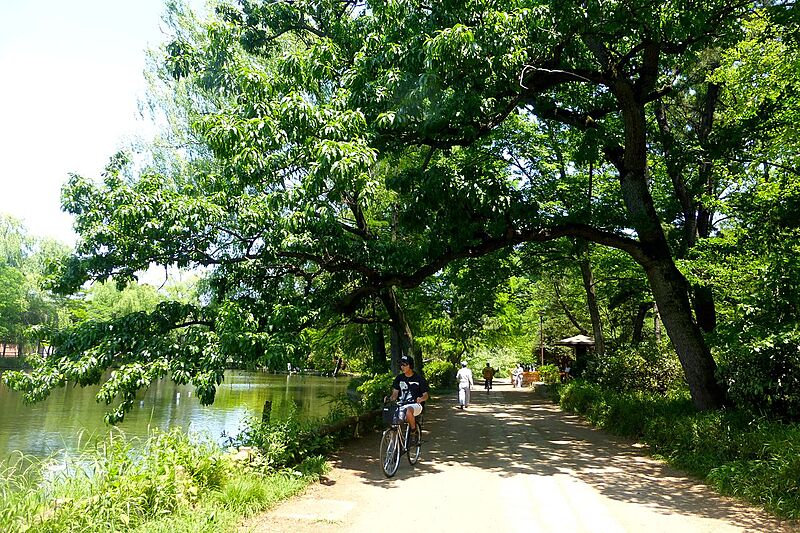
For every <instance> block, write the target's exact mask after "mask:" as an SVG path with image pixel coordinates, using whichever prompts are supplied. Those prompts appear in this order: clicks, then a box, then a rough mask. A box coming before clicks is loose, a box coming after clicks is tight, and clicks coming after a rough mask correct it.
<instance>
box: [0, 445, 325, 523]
mask: <svg viewBox="0 0 800 533" xmlns="http://www.w3.org/2000/svg"><path fill="white" fill-rule="evenodd" d="M22 465H27V466H24V467H23V466H22ZM326 468H327V465H326V463H325V460H324V458H323V457H321V456H313V457H312V456H308V457H304V458H302V460H301V461H300V462H299V463H298V464H296V465H295V466H293V467H283V466H279V465H270V466H267V465H265V463H264V461H258V460H253V458H252V457H250V456H245V458H244V460H241V458H237V457H236V456H235V455H233V454H230V453H226V452H225V451H224V450H222V449H221V448H220V447H219V445H218V444H216V443H214V442H212V441H210V440H209V441H198V440H197V439H190V438H189V437H188V436H187V435H186V434H185V433H183V432H182V431H180V430H173V431H170V432H154V433H152V434H151V435H150V436H149V438H147V439H146V441H145V442H143V443H139V442H135V439H130V440H129V439H126V438H124V437H122V436H120V435H119V434H117V435H114V434H112V435H111V436H109V437H108V438H106V439H105V440H102V441H100V442H99V443H97V444H95V445H93V446H92V447H91V448H87V449H85V450H84V451H83V452H82V453H81V454H80V455H79V456H76V457H68V458H66V459H63V458H61V459H59V461H53V460H35V459H30V458H23V457H19V460H17V461H14V464H5V465H4V466H2V471H0V531H11V532H16V531H20V532H22V531H25V532H28V531H30V532H61V531H64V532H67V531H69V532H73V531H104V532H108V531H131V530H134V531H148V532H152V531H164V532H167V531H169V532H170V533H175V532H182V531H185V532H190V531H191V532H198V531H209V532H210V531H214V532H217V531H229V530H233V529H235V526H236V524H237V523H238V522H239V521H240V520H241V519H242V518H244V517H247V516H250V515H252V514H254V513H257V512H260V511H263V510H265V509H268V508H269V507H270V506H272V505H273V504H274V503H276V502H278V501H280V500H282V499H284V498H286V497H288V496H290V495H292V494H294V493H296V492H298V491H300V490H301V489H302V488H304V487H305V486H306V485H307V484H308V483H310V482H311V481H313V480H315V479H317V478H318V477H319V476H320V475H321V474H322V473H324V470H325V469H326Z"/></svg>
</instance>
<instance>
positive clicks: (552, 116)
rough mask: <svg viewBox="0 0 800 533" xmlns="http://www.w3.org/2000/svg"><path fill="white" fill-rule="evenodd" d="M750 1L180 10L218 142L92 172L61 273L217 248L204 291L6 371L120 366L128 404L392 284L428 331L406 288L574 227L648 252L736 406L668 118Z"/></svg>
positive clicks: (185, 67)
mask: <svg viewBox="0 0 800 533" xmlns="http://www.w3.org/2000/svg"><path fill="white" fill-rule="evenodd" d="M751 9H752V4H751V3H744V2H737V1H733V0H710V1H708V2H705V3H703V4H702V5H698V4H696V3H695V2H690V1H681V0H672V1H666V2H664V1H655V0H631V1H626V2H621V1H614V2H604V3H594V4H591V3H590V4H586V3H580V2H569V1H567V2H564V1H560V2H555V1H548V0H504V1H496V0H493V1H488V0H475V1H471V2H463V1H447V0H445V1H441V2H436V3H427V2H419V1H415V0H402V1H400V0H397V1H370V2H357V1H347V0H325V1H321V2H320V1H302V0H301V1H291V2H290V1H264V2H255V1H249V0H244V1H242V2H241V3H239V4H237V5H225V4H223V5H221V6H220V7H218V8H217V10H216V12H215V13H213V14H212V15H211V16H210V17H209V19H208V20H206V21H204V22H202V23H192V24H188V25H184V26H181V25H176V26H175V27H176V29H177V30H178V31H176V33H175V38H174V40H173V41H172V42H171V43H170V44H169V45H168V46H167V47H166V57H165V63H164V64H165V72H167V73H168V74H169V75H170V76H171V77H172V82H171V83H173V84H174V86H175V87H183V88H185V89H186V90H187V91H188V94H189V95H190V97H189V98H186V99H185V100H184V101H185V103H186V106H187V113H186V116H187V117H188V121H189V122H190V131H191V134H192V139H193V142H195V143H198V144H200V145H201V146H202V147H203V157H202V158H201V159H198V161H196V162H195V164H193V165H190V166H189V167H188V168H185V169H183V170H182V171H181V172H180V173H179V174H170V173H169V172H164V171H163V169H162V170H159V169H150V170H147V169H145V170H144V171H142V172H140V173H139V174H138V175H137V176H135V177H133V178H127V177H125V172H123V170H124V165H121V164H120V162H117V163H116V164H115V165H113V166H112V167H110V169H109V172H108V173H107V175H106V177H105V180H104V182H103V183H102V184H100V185H97V184H94V183H92V182H91V181H89V180H86V179H83V178H80V177H74V178H73V179H72V180H71V181H70V183H69V184H68V185H67V187H66V188H65V191H64V199H65V200H64V206H65V208H66V209H67V210H68V211H70V212H71V213H73V214H75V216H76V220H77V230H78V233H79V234H80V236H81V241H80V243H79V245H78V254H77V255H76V257H75V258H73V260H72V261H71V262H70V263H68V264H66V265H65V267H64V269H63V270H62V278H61V282H60V286H61V288H62V289H69V288H72V287H76V286H77V285H78V284H80V283H81V282H83V281H84V280H86V279H90V278H91V279H103V278H107V277H110V276H114V277H116V278H118V279H123V280H124V279H125V278H130V277H133V276H134V274H135V272H136V271H137V270H139V269H141V268H143V267H145V266H147V265H149V264H151V263H158V264H163V265H167V264H177V265H179V266H197V265H203V266H206V267H210V268H211V270H212V274H211V279H210V283H209V288H210V293H209V297H208V302H209V304H208V305H206V306H199V307H198V306H190V305H187V304H162V306H161V307H160V308H159V309H157V310H156V312H155V313H152V314H149V315H138V316H137V317H136V318H135V319H128V320H126V321H122V322H118V323H114V324H93V325H92V326H91V327H89V326H87V327H86V328H84V330H83V331H79V332H74V333H73V334H71V335H70V336H68V337H67V339H66V340H65V341H63V342H62V344H61V346H60V355H61V356H62V357H61V359H59V360H56V361H50V362H44V363H42V366H41V367H40V368H39V369H38V372H37V373H35V374H33V375H32V376H21V375H19V374H15V375H12V376H11V378H10V379H9V381H10V382H11V383H12V385H14V386H16V387H18V388H20V389H24V390H27V391H29V393H30V397H31V398H36V397H41V396H43V395H44V394H46V392H47V390H49V388H51V387H53V386H57V385H60V384H63V383H64V382H65V381H67V380H77V381H79V382H81V383H86V382H97V381H98V380H99V379H100V375H101V370H103V369H105V368H107V367H109V366H112V365H113V366H118V367H119V370H118V371H117V372H116V373H115V374H114V375H113V378H112V379H111V380H110V381H109V382H107V383H106V386H105V387H104V389H103V393H102V394H103V395H104V396H103V397H104V398H106V399H107V400H109V401H110V399H111V398H113V397H114V395H115V394H117V393H120V392H122V393H123V396H122V399H123V402H122V405H121V409H120V410H119V411H118V412H117V415H119V416H121V414H122V412H123V411H124V409H125V408H127V407H129V406H130V402H131V401H132V398H133V396H132V394H133V392H134V391H135V390H136V389H137V388H139V387H142V386H146V385H147V384H148V383H149V382H150V381H151V380H152V379H155V378H156V377H161V376H164V375H170V376H171V377H172V378H173V379H177V380H179V381H189V380H192V381H194V382H195V383H196V384H197V386H198V389H199V392H200V393H201V394H200V397H201V399H203V400H205V401H211V400H213V394H214V386H215V384H216V383H219V381H220V380H221V379H222V375H223V372H224V368H225V365H226V363H227V362H228V361H230V359H231V358H245V359H251V360H265V359H266V360H272V361H275V360H278V359H280V358H281V357H285V354H286V353H287V352H289V351H290V350H292V349H294V348H293V347H295V346H296V345H297V342H296V341H297V336H298V332H301V331H302V330H303V329H304V328H305V327H307V326H308V325H310V324H311V325H313V324H317V323H319V322H320V321H324V320H326V319H329V318H330V317H331V316H333V315H334V314H338V315H342V316H349V317H351V319H352V320H354V321H364V322H366V321H370V320H373V319H374V318H375V315H374V313H373V314H370V310H371V309H374V306H373V305H372V304H373V303H375V302H380V303H381V304H382V311H381V314H382V315H383V316H384V317H385V316H388V318H389V319H390V320H391V322H392V323H393V324H394V327H395V328H396V330H397V331H399V332H400V333H401V337H402V338H403V339H404V342H405V343H406V345H407V348H409V349H410V348H411V345H412V344H413V335H412V332H411V328H410V326H409V325H408V323H407V321H406V320H405V317H404V313H403V309H402V306H401V305H400V304H399V302H400V301H401V300H400V299H399V298H398V295H399V292H400V291H403V290H408V289H414V288H416V287H418V286H419V285H420V284H421V283H422V282H423V281H424V280H425V279H427V278H429V277H430V276H433V275H435V274H436V273H437V272H439V271H440V270H441V269H442V268H444V267H445V266H446V265H448V264H449V263H451V262H452V261H454V260H459V259H469V258H474V257H480V256H484V255H487V254H489V253H491V252H494V251H496V250H500V249H503V248H507V247H512V246H515V245H518V244H520V243H524V242H533V241H549V240H554V239H559V238H563V237H577V238H581V239H585V240H587V241H592V242H595V243H598V244H601V245H605V246H611V247H614V248H617V249H619V250H622V251H624V252H626V253H627V254H629V255H630V256H631V257H632V258H633V259H634V260H635V261H636V262H637V263H638V264H639V265H640V266H641V267H642V268H643V270H644V272H645V274H646V276H647V279H648V280H649V285H650V289H651V291H652V293H653V296H654V298H655V300H656V302H657V304H658V309H659V312H660V313H661V316H662V319H663V322H664V325H665V327H666V330H667V332H668V334H669V336H670V338H671V340H672V342H673V344H674V346H675V349H676V351H677V353H678V355H679V357H680V360H681V363H682V365H683V368H684V370H685V373H686V379H687V382H688V385H689V388H690V390H691V394H692V397H693V399H694V402H695V405H696V406H697V407H698V408H701V409H706V408H711V407H715V406H718V405H720V403H721V402H722V401H723V397H724V395H723V391H722V390H721V388H720V387H719V385H718V384H717V382H716V381H715V377H714V371H715V363H714V360H713V358H712V357H711V355H710V353H709V350H708V347H707V346H706V343H705V341H704V338H703V334H702V332H701V330H700V329H699V328H698V326H697V324H696V323H695V320H694V319H693V314H692V309H691V307H690V303H689V290H690V289H689V285H688V283H687V281H686V279H685V277H684V275H683V274H682V273H681V272H680V271H679V270H678V269H677V268H676V264H675V261H674V253H673V250H672V249H671V247H670V243H669V242H668V239H667V235H666V234H665V231H664V226H666V225H669V224H671V223H673V222H674V217H671V216H670V217H665V216H664V211H663V206H662V204H661V203H660V201H658V200H659V199H663V198H665V197H666V198H669V197H672V196H674V195H675V194H676V193H675V191H674V190H670V188H669V187H668V186H667V187H665V186H664V184H663V183H661V182H659V181H654V180H653V179H652V172H651V171H652V165H653V164H654V162H657V161H660V160H661V159H663V157H664V154H663V150H661V149H658V150H656V149H655V148H654V145H653V142H652V135H651V132H652V130H653V129H654V128H655V126H656V125H657V116H656V114H655V113H656V111H655V110H657V109H658V104H659V102H660V101H662V100H663V99H664V98H666V97H667V96H673V97H674V95H675V94H677V93H684V94H691V93H692V91H695V88H694V87H693V83H695V82H694V80H693V79H692V78H691V77H687V76H685V75H684V72H685V69H686V68H687V66H691V65H693V64H696V63H697V62H699V61H701V60H702V58H703V54H704V53H705V52H706V51H707V50H708V49H709V48H711V47H727V46H731V45H733V44H735V42H736V39H737V38H738V37H739V33H740V27H741V23H742V21H743V20H744V19H745V18H747V17H749V16H750V15H751V12H750V10H751ZM176 18H177V19H180V18H181V14H180V11H179V10H178V11H177V12H176ZM554 141H555V142H558V143H565V144H569V145H570V146H571V147H573V149H571V150H569V151H562V152H561V153H569V154H570V157H571V159H572V160H571V161H568V162H566V164H565V163H564V162H558V161H557V157H558V155H557V154H555V153H554V152H553V150H551V149H550V148H548V147H551V146H552V144H553V142H554ZM559 169H561V171H559ZM587 169H588V170H587ZM590 179H591V180H593V181H592V187H589V186H588V185H589V183H588V180H590ZM654 188H657V190H654ZM587 190H589V191H592V193H591V194H588V195H587V193H586V191H587ZM578 199H580V200H578ZM587 202H588V205H589V206H590V207H591V209H588V208H587ZM178 341H179V342H178Z"/></svg>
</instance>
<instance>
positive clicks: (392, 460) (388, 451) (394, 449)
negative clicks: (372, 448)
mask: <svg viewBox="0 0 800 533" xmlns="http://www.w3.org/2000/svg"><path fill="white" fill-rule="evenodd" d="M380 459H381V468H382V469H383V473H384V475H386V477H392V476H393V475H394V474H395V472H397V467H398V466H399V465H400V436H399V435H398V433H397V429H396V428H389V429H387V430H386V431H384V432H383V437H382V438H381V451H380Z"/></svg>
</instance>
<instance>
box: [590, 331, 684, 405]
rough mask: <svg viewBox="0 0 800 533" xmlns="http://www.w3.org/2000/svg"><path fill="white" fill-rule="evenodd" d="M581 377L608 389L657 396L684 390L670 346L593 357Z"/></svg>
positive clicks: (651, 345) (630, 348) (626, 348)
mask: <svg viewBox="0 0 800 533" xmlns="http://www.w3.org/2000/svg"><path fill="white" fill-rule="evenodd" d="M582 377H583V378H584V379H586V380H587V381H590V382H592V383H597V384H598V385H600V386H602V387H603V388H606V389H611V390H616V391H626V392H633V391H638V392H658V393H665V392H667V391H674V390H680V389H684V388H685V386H686V385H685V379H684V373H683V369H682V367H681V364H680V361H679V360H678V357H677V355H676V354H675V351H674V350H673V349H672V348H671V347H670V346H669V345H666V344H664V345H656V344H654V343H647V344H642V345H639V346H623V347H620V348H618V349H617V350H615V351H609V352H606V353H605V354H603V356H602V357H592V358H591V359H590V360H589V361H588V362H587V364H586V369H585V370H584V371H583V374H582Z"/></svg>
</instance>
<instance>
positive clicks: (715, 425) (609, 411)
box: [557, 380, 800, 519]
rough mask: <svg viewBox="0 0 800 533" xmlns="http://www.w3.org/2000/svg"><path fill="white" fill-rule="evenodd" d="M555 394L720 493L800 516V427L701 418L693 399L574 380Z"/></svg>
mask: <svg viewBox="0 0 800 533" xmlns="http://www.w3.org/2000/svg"><path fill="white" fill-rule="evenodd" d="M557 394H558V397H559V403H560V404H561V407H562V408H563V409H564V410H566V411H570V412H574V413H577V414H580V415H582V416H584V417H585V418H586V419H588V421H589V422H591V423H592V424H593V425H596V426H598V427H602V428H605V429H607V430H609V431H611V432H612V433H615V434H617V435H622V436H625V437H631V438H634V439H637V440H639V441H641V442H643V443H645V444H647V445H648V446H649V447H650V449H651V450H652V452H653V453H654V454H655V455H656V456H657V457H661V458H663V459H665V460H666V461H667V462H669V463H670V464H673V465H675V466H677V467H679V468H682V469H684V470H686V471H688V472H690V473H692V474H694V475H697V476H699V477H701V478H704V479H705V480H706V481H707V482H708V483H709V484H711V485H712V486H714V487H715V488H717V490H719V491H720V492H721V493H722V494H726V495H731V496H738V497H741V498H744V499H746V500H748V501H750V502H752V503H755V504H758V505H761V506H763V507H764V508H765V509H767V510H769V511H771V512H773V513H775V514H777V515H778V516H781V517H783V518H790V519H797V518H800V425H798V424H796V423H785V422H782V421H777V420H767V419H765V418H761V417H757V416H754V415H752V414H749V413H744V412H739V411H731V410H717V411H709V412H703V413H700V412H697V411H696V410H695V409H694V408H693V407H692V403H691V401H690V399H689V397H688V393H686V394H680V393H678V394H675V395H672V396H663V395H657V394H650V393H643V392H629V393H619V392H615V391H610V390H606V389H602V388H600V387H598V386H596V385H592V384H589V383H585V382H582V381H578V380H576V381H573V382H570V383H568V384H566V385H564V386H563V387H561V388H559V390H558V393H557Z"/></svg>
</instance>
